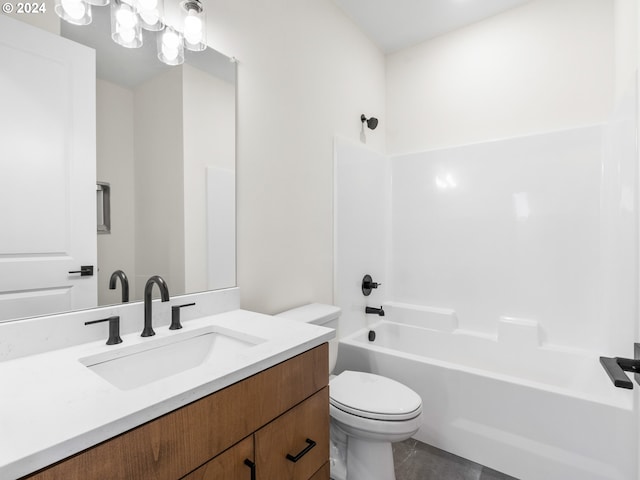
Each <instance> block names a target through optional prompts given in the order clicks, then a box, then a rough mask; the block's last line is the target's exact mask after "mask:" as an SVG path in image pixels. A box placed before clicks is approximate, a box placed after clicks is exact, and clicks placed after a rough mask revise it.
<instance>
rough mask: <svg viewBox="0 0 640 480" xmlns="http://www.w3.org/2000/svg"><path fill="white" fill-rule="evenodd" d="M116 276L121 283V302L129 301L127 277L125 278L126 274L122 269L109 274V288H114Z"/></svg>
mask: <svg viewBox="0 0 640 480" xmlns="http://www.w3.org/2000/svg"><path fill="white" fill-rule="evenodd" d="M118 278H119V279H120V283H121V284H122V303H127V302H128V301H129V279H128V278H127V274H126V273H124V272H123V271H122V270H116V271H115V272H113V273H112V274H111V278H110V279H109V290H115V289H116V280H118Z"/></svg>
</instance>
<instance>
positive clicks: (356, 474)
mask: <svg viewBox="0 0 640 480" xmlns="http://www.w3.org/2000/svg"><path fill="white" fill-rule="evenodd" d="M347 480H396V474H395V472H394V469H393V451H392V449H391V442H372V441H371V440H362V439H359V438H355V437H349V439H348V442H347Z"/></svg>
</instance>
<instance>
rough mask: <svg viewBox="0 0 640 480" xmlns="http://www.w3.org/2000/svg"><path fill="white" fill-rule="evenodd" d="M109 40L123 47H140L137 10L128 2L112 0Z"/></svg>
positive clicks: (140, 32) (140, 34)
mask: <svg viewBox="0 0 640 480" xmlns="http://www.w3.org/2000/svg"><path fill="white" fill-rule="evenodd" d="M111 38H112V39H113V41H114V42H116V43H117V44H119V45H122V46H123V47H127V48H138V47H141V46H142V26H141V24H140V17H139V16H138V9H137V8H136V5H134V4H133V3H132V2H130V0H113V2H112V3H111Z"/></svg>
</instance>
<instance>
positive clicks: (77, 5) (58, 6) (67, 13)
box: [53, 0, 92, 25]
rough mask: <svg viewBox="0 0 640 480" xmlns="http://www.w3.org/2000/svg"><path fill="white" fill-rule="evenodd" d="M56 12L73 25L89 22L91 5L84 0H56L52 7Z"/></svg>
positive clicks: (87, 23)
mask: <svg viewBox="0 0 640 480" xmlns="http://www.w3.org/2000/svg"><path fill="white" fill-rule="evenodd" d="M53 9H54V10H55V12H56V14H57V15H58V16H59V17H60V18H61V19H63V20H64V21H66V22H69V23H71V24H73V25H89V24H90V23H91V20H92V18H91V5H90V4H89V3H87V2H86V1H85V0H56V1H55V5H54V8H53Z"/></svg>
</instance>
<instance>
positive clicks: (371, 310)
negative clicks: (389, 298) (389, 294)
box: [364, 307, 384, 317]
mask: <svg viewBox="0 0 640 480" xmlns="http://www.w3.org/2000/svg"><path fill="white" fill-rule="evenodd" d="M364 313H373V314H374V315H380V316H381V317H384V310H383V309H382V307H380V308H375V307H366V308H365V309H364Z"/></svg>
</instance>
